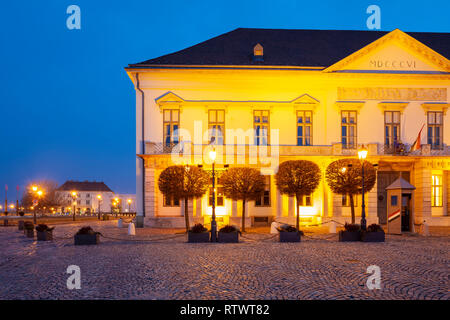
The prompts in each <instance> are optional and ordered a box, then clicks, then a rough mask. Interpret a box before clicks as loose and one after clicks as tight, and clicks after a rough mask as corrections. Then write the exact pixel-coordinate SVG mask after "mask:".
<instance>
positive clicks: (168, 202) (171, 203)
mask: <svg viewBox="0 0 450 320" xmlns="http://www.w3.org/2000/svg"><path fill="white" fill-rule="evenodd" d="M163 204H164V207H179V206H180V199H179V198H175V197H166V196H165V195H163Z"/></svg>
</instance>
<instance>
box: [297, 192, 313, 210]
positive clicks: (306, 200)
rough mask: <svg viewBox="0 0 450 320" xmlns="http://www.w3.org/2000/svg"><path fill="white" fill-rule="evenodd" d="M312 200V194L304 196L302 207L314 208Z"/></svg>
mask: <svg viewBox="0 0 450 320" xmlns="http://www.w3.org/2000/svg"><path fill="white" fill-rule="evenodd" d="M312 199H313V197H312V194H309V195H305V196H303V198H302V199H301V202H300V206H301V207H312V205H313V200H312Z"/></svg>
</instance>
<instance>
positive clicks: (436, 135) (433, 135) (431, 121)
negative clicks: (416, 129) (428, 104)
mask: <svg viewBox="0 0 450 320" xmlns="http://www.w3.org/2000/svg"><path fill="white" fill-rule="evenodd" d="M443 116H444V115H443V112H442V111H429V112H428V113H427V118H428V121H427V122H428V127H427V129H428V131H427V133H428V134H427V135H428V144H429V145H431V149H442V146H443V141H442V134H443Z"/></svg>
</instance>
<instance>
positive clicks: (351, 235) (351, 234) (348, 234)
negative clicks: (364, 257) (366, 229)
mask: <svg viewBox="0 0 450 320" xmlns="http://www.w3.org/2000/svg"><path fill="white" fill-rule="evenodd" d="M339 241H344V242H345V241H361V232H360V231H339Z"/></svg>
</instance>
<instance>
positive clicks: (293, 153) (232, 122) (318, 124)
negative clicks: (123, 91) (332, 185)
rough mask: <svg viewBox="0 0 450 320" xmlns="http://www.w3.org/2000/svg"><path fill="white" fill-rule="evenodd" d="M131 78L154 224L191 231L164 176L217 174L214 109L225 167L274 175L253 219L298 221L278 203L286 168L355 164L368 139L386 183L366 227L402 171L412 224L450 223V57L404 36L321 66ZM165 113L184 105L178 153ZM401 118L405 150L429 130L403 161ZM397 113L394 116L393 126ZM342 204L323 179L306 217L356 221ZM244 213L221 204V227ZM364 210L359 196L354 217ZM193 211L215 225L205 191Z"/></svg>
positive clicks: (372, 197) (144, 191)
mask: <svg viewBox="0 0 450 320" xmlns="http://www.w3.org/2000/svg"><path fill="white" fill-rule="evenodd" d="M127 73H128V74H129V76H130V78H131V80H132V81H133V83H134V84H135V87H136V93H137V94H136V114H137V122H136V129H137V139H136V148H137V153H138V159H137V162H136V163H137V180H138V181H137V187H138V190H137V197H138V199H137V201H138V206H139V201H141V202H142V206H143V209H144V210H142V211H145V223H146V225H149V226H158V225H159V226H182V225H183V223H184V220H183V219H182V215H183V213H184V209H183V204H182V203H181V202H180V206H165V205H164V197H163V196H162V194H161V193H160V192H159V190H158V187H157V179H158V176H159V173H160V172H161V171H162V170H163V169H164V168H165V167H167V166H169V165H171V164H181V163H185V164H187V163H191V164H203V165H204V168H205V169H209V168H210V163H211V162H210V160H209V159H208V157H207V155H208V153H207V151H208V150H209V149H210V146H208V143H209V135H208V126H209V124H211V118H210V117H211V111H213V110H221V111H223V113H224V119H223V121H222V120H221V122H220V123H221V125H223V126H224V146H223V150H221V148H220V146H219V147H217V146H216V148H217V149H218V154H219V155H218V159H217V167H218V168H219V170H220V169H221V168H222V167H223V166H222V164H225V163H226V164H229V165H230V166H243V165H245V166H254V167H258V168H262V172H263V173H264V174H266V175H270V176H271V178H270V205H266V206H264V205H263V206H256V205H255V203H254V202H250V203H249V204H248V210H246V212H247V213H248V215H249V219H248V221H249V223H251V221H253V220H254V218H252V217H269V219H270V220H277V221H286V222H293V221H294V220H293V219H294V215H295V209H294V208H295V201H294V199H292V198H289V197H287V196H281V195H280V194H279V192H278V191H277V189H276V186H275V181H274V177H273V174H274V173H275V172H276V170H277V167H278V164H279V163H281V162H283V161H286V160H292V159H306V160H311V161H313V162H315V163H317V164H318V165H319V167H320V168H321V170H322V173H323V174H324V172H325V169H326V167H327V166H328V164H329V163H331V162H332V161H334V160H337V159H341V158H344V157H356V150H357V148H358V147H359V146H361V145H362V144H364V145H366V146H367V147H368V149H369V154H368V158H367V160H368V161H370V162H372V163H376V164H378V172H379V175H380V176H379V177H380V178H379V180H378V181H379V183H380V182H381V183H382V185H378V184H377V185H375V187H374V188H373V189H372V190H371V191H370V192H369V193H367V196H366V208H367V209H366V210H367V214H368V217H367V219H368V223H369V224H370V223H375V222H381V223H384V221H383V215H384V213H383V209H382V207H386V203H385V202H386V201H387V200H386V199H385V197H386V196H385V194H384V188H385V187H386V186H387V185H386V184H388V183H390V182H392V181H391V180H392V179H393V178H394V177H396V176H400V174H401V172H403V176H404V177H407V178H408V179H409V181H410V183H411V184H413V185H414V186H415V187H416V191H415V198H414V199H415V200H414V216H413V218H414V222H415V223H416V224H420V223H422V222H423V220H427V222H428V223H430V224H436V225H450V220H449V218H450V217H449V212H450V206H449V199H450V198H449V196H450V188H448V187H447V184H448V182H449V181H450V157H449V156H450V148H449V147H448V146H447V144H446V143H448V142H449V141H450V128H448V126H447V123H449V114H448V113H447V110H448V107H449V105H450V98H449V96H448V95H449V88H450V62H449V60H448V59H447V58H445V57H443V56H441V55H440V54H439V53H437V52H435V51H433V50H432V49H430V48H428V47H426V46H425V45H423V44H421V43H420V42H418V41H417V40H415V39H413V38H412V37H410V36H408V35H407V34H405V33H403V32H401V31H400V30H394V31H393V32H391V33H389V34H387V35H385V36H384V37H381V38H380V39H378V40H376V41H374V42H373V43H371V44H369V45H368V46H366V47H364V48H362V49H361V50H358V51H357V52H355V53H353V54H351V55H350V56H348V57H346V58H344V59H342V60H341V61H339V62H337V63H335V64H334V65H332V66H324V67H323V68H318V67H314V68H308V67H274V66H191V65H187V66H153V67H152V68H133V67H129V68H127ZM142 106H144V110H142ZM167 110H175V111H174V112H175V113H173V114H172V113H170V112H168V113H167V114H169V113H170V114H171V115H172V117H173V118H174V117H175V118H176V120H175V121H174V123H175V124H176V125H177V126H179V128H180V129H183V132H181V133H180V136H179V140H180V141H181V144H180V145H179V146H178V147H175V149H174V148H172V146H171V147H170V148H166V147H165V145H164V143H165V140H164V139H165V136H164V126H165V122H164V121H165V117H164V113H165V111H167ZM261 111H263V112H264V114H266V115H267V117H268V133H269V134H268V137H267V139H268V148H267V150H266V149H264V148H256V147H255V146H254V144H255V120H254V119H255V115H256V114H259V113H258V112H261ZM304 112H307V113H308V114H310V115H311V117H312V123H311V135H310V137H309V138H310V143H311V145H308V146H305V145H302V146H300V145H298V140H297V139H298V134H297V126H298V122H297V119H298V116H299V114H302V115H303V114H304ZM142 114H143V118H142ZM349 114H351V115H354V118H355V122H356V123H355V124H354V130H355V133H354V136H352V139H355V141H354V147H350V148H346V145H345V144H343V136H342V130H343V126H344V125H343V123H342V121H343V120H342V119H343V117H346V115H349ZM436 114H437V116H442V123H441V124H440V127H439V128H440V130H441V132H440V134H441V136H439V137H438V138H439V139H440V141H439V146H438V147H437V148H436V146H433V145H430V144H428V142H429V140H428V138H429V137H428V135H429V134H428V133H429V128H434V127H433V126H434V123H432V122H430V120H429V117H431V115H436ZM166 117H169V116H166ZM352 117H353V116H352ZM389 117H390V118H389ZM392 117H394V118H395V117H397V118H398V119H397V120H396V122H395V124H394V126H395V125H397V129H396V130H399V134H398V140H399V141H401V142H402V143H403V144H405V145H407V146H409V145H411V144H413V143H414V141H415V140H416V138H417V136H418V134H419V131H420V129H421V128H422V126H424V128H423V130H422V132H421V148H420V149H419V150H417V151H414V152H409V153H404V154H403V153H402V154H399V153H398V152H396V151H395V152H394V151H393V150H392V149H390V148H389V147H387V146H385V144H386V139H387V137H386V127H389V125H390V122H389V121H391V120H392V119H393V118H392ZM388 118H389V119H391V120H389V121H387V120H386V119H388ZM167 121H170V120H167ZM167 121H166V123H167ZM389 128H391V127H389ZM346 130H348V131H349V130H350V129H348V128H347V129H346ZM389 130H390V129H389ZM433 130H434V129H433ZM433 132H434V131H433ZM433 139H434V138H433ZM346 141H347V142H348V138H347V139H346ZM433 141H435V140H433ZM180 147H182V150H183V152H184V154H183V156H179V155H180V153H179V152H178V153H176V154H173V153H171V152H172V151H173V150H178V151H180V149H176V148H180ZM263 149H264V150H263ZM222 151H223V152H222ZM258 152H262V153H263V154H264V152H267V155H268V156H267V157H265V156H264V155H262V156H258ZM141 159H143V160H144V163H145V169H144V168H143V167H142V163H141V161H142V160H141ZM143 177H144V179H143ZM436 179H440V180H436ZM142 181H145V182H142ZM389 181H390V182H389ZM436 181H438V182H439V183H440V185H436ZM142 183H143V184H142ZM432 192H433V196H432ZM436 193H438V195H436ZM140 197H141V200H139V198H140ZM433 199H434V200H433ZM436 199H438V200H436ZM432 200H433V201H432ZM343 204H344V202H343V199H342V196H340V195H335V194H332V193H331V192H330V190H329V188H328V186H327V185H326V182H325V180H324V179H322V182H321V183H320V185H319V187H318V189H317V190H316V191H315V192H314V194H313V195H312V201H311V205H310V206H303V207H301V211H300V215H301V218H302V220H301V221H302V223H303V224H306V225H307V224H314V223H317V222H325V221H328V220H330V219H333V220H336V221H341V222H344V221H349V217H350V208H349V207H347V206H345V205H343ZM240 206H241V203H236V202H234V201H231V200H229V199H224V206H223V207H222V206H219V207H218V211H217V214H218V216H219V217H220V219H221V221H223V223H228V222H231V223H236V222H237V221H238V219H240V218H239V216H240V212H241V207H240ZM360 206H361V199H360V198H359V199H358V200H357V207H356V212H357V215H359V214H360V212H361V208H360ZM189 212H190V215H191V217H192V220H193V221H200V222H208V221H209V216H210V207H209V205H208V196H204V197H203V198H202V199H198V200H194V201H190V208H189ZM138 214H139V209H138ZM141 214H143V212H141ZM380 216H381V217H382V218H381V219H379V217H380Z"/></svg>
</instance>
